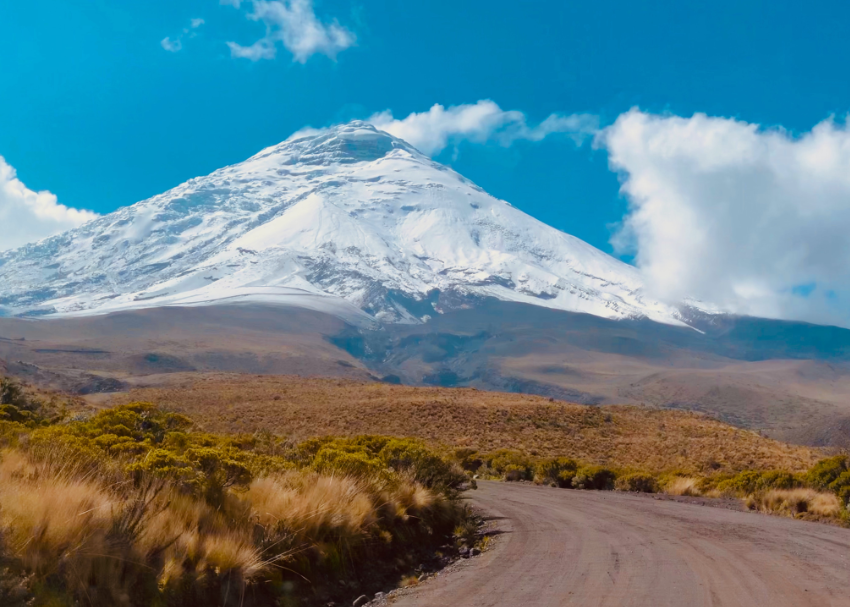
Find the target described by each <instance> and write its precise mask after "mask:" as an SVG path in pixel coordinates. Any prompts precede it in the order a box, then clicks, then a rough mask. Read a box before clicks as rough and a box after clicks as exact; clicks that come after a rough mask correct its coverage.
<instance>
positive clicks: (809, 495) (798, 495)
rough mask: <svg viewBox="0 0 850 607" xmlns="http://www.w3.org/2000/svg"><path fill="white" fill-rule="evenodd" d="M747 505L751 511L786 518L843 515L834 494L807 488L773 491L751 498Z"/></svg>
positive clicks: (757, 494)
mask: <svg viewBox="0 0 850 607" xmlns="http://www.w3.org/2000/svg"><path fill="white" fill-rule="evenodd" d="M746 504H747V507H748V508H750V509H751V510H758V511H759V512H765V513H768V514H781V515H785V516H800V515H803V516H806V517H807V518H836V517H838V516H839V514H840V513H841V503H840V501H839V499H838V496H836V495H835V494H834V493H823V492H820V491H815V490H814V489H807V488H799V489H771V490H770V491H766V492H764V493H756V494H755V495H751V496H749V497H748V498H747V500H746Z"/></svg>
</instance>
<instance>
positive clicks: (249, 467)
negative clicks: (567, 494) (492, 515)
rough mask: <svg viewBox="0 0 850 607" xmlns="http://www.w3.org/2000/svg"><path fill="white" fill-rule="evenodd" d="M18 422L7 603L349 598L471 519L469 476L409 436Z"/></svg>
mask: <svg viewBox="0 0 850 607" xmlns="http://www.w3.org/2000/svg"><path fill="white" fill-rule="evenodd" d="M10 406H11V405H10ZM10 423H16V424H17V426H16V428H17V429H16V431H18V432H21V433H22V435H21V436H22V439H21V440H20V441H19V442H18V443H16V444H17V446H7V447H6V448H5V449H3V450H2V451H0V599H2V604H3V605H6V604H9V605H15V604H16V603H20V604H22V605H23V604H28V603H27V601H31V600H35V601H36V604H44V605H47V604H49V605H56V606H57V607H59V606H68V607H70V606H72V605H78V604H81V605H82V604H85V605H90V606H92V607H100V606H103V607H106V606H109V607H112V606H127V607H151V606H152V605H156V606H162V607H170V606H175V607H176V606H186V605H189V606H193V605H198V606H201V605H223V606H229V605H240V606H246V607H252V606H257V607H259V606H260V605H271V604H284V603H286V604H289V602H291V601H292V600H296V599H297V601H298V602H299V604H301V603H304V602H305V601H306V603H307V604H310V603H315V602H319V603H322V604H324V603H327V602H328V601H329V600H332V599H334V598H340V597H341V598H343V599H344V598H346V597H345V596H344V595H345V593H346V592H348V593H350V592H352V587H350V586H341V585H339V584H338V581H339V580H340V579H349V580H361V581H363V580H369V579H373V578H374V579H377V577H376V576H378V577H380V576H385V577H387V576H388V578H389V579H392V578H393V576H395V578H396V579H400V578H401V575H402V574H403V573H404V571H405V567H407V566H408V565H410V563H407V560H410V559H413V558H416V559H418V558H420V557H414V556H412V555H416V554H421V553H422V552H423V551H427V550H429V549H431V548H436V547H437V546H440V545H443V544H444V543H445V542H447V541H450V540H451V538H452V532H453V530H454V529H455V528H457V527H458V526H463V525H464V524H465V523H466V521H467V520H468V519H469V518H470V517H471V513H470V512H469V510H468V509H467V508H465V507H463V506H462V505H461V504H460V502H459V501H458V500H457V499H456V498H457V496H458V490H459V488H460V485H461V483H462V482H463V481H464V480H466V478H467V477H466V475H465V474H464V473H463V471H462V470H461V469H460V467H459V466H457V465H456V464H455V463H453V462H452V461H450V460H448V459H444V458H443V457H442V456H441V455H439V454H437V453H435V452H434V451H432V450H430V449H429V448H428V447H426V446H425V445H424V444H423V443H421V442H419V441H415V440H408V439H394V438H391V437H379V436H361V437H353V438H325V439H316V440H314V441H307V442H305V443H301V444H293V443H288V442H286V441H284V440H282V439H277V438H275V437H272V436H268V435H257V436H245V435H242V436H224V435H216V434H210V433H204V432H199V431H197V430H196V429H195V427H194V425H193V423H192V421H191V420H190V419H188V418H186V417H184V416H182V415H177V414H174V413H171V412H167V411H162V410H161V409H159V408H157V407H155V406H153V405H150V404H145V403H131V404H128V405H124V406H120V407H115V408H112V409H107V410H104V411H101V412H99V413H98V414H96V415H93V416H91V417H90V418H88V419H78V420H74V421H70V422H64V423H56V422H50V421H48V422H46V423H45V422H43V421H33V420H28V421H27V423H20V422H10ZM429 547H430V548H429ZM420 562H421V561H420ZM21 601H23V603H21Z"/></svg>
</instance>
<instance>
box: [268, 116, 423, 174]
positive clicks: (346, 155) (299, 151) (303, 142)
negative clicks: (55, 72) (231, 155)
mask: <svg viewBox="0 0 850 607" xmlns="http://www.w3.org/2000/svg"><path fill="white" fill-rule="evenodd" d="M393 150H404V151H405V152H407V153H409V154H412V155H416V156H420V155H421V154H420V153H419V152H418V151H417V150H416V148H414V147H413V146H411V145H410V144H408V143H407V142H405V141H402V140H401V139H398V138H397V137H393V136H392V135H390V134H389V133H387V132H385V131H382V130H380V129H378V128H376V127H375V126H374V125H373V124H370V123H368V122H364V121H363V120H353V121H351V122H348V123H345V124H338V125H335V126H332V127H329V128H326V129H318V130H314V129H306V130H304V131H299V132H298V133H295V134H294V135H293V136H291V137H290V138H289V139H287V140H286V141H284V142H282V143H280V144H278V145H276V146H273V147H271V148H268V149H266V150H263V151H262V152H260V153H259V154H257V156H255V158H264V157H266V156H269V155H275V156H285V157H286V160H285V161H284V164H313V165H328V164H349V163H354V162H371V161H374V160H378V159H379V158H383V157H384V156H386V155H387V154H389V153H390V152H392V151H393Z"/></svg>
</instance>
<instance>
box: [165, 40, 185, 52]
mask: <svg viewBox="0 0 850 607" xmlns="http://www.w3.org/2000/svg"><path fill="white" fill-rule="evenodd" d="M160 45H162V48H164V49H165V50H167V51H168V52H169V53H176V52H177V51H179V50H180V49H182V48H183V43H182V42H181V41H180V38H177V39H176V40H172V39H171V38H169V37H168V36H166V37H165V38H163V39H162V40H161V41H160Z"/></svg>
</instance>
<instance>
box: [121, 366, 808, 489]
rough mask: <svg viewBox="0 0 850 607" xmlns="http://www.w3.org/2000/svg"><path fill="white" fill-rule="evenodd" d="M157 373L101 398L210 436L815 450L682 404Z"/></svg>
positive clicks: (755, 458)
mask: <svg viewBox="0 0 850 607" xmlns="http://www.w3.org/2000/svg"><path fill="white" fill-rule="evenodd" d="M162 381H163V378H158V379H156V380H155V381H154V382H153V383H161V382H162ZM164 381H165V385H159V386H157V387H138V388H135V389H133V390H131V391H130V392H129V393H125V394H118V395H114V396H113V397H112V398H111V399H110V400H109V403H110V404H118V403H125V402H131V401H137V400H141V401H149V402H153V403H155V404H158V405H160V406H163V407H167V408H172V409H174V410H177V411H180V412H183V413H185V414H187V415H189V416H190V417H191V418H192V419H194V420H196V421H197V422H199V423H200V424H201V425H202V427H203V428H204V429H206V430H208V431H213V432H251V433H253V432H257V431H268V432H272V433H275V434H280V435H284V436H287V437H290V438H292V439H293V440H302V439H304V438H308V437H313V436H323V435H339V436H351V435H358V434H384V435H394V436H412V437H418V438H422V439H425V440H427V441H429V442H431V443H435V444H441V445H445V446H463V447H471V448H475V449H478V450H482V451H493V450H496V449H503V448H509V449H521V450H524V451H526V452H528V453H530V454H533V455H540V456H553V455H567V456H570V457H574V458H578V459H580V460H583V461H588V462H593V463H598V464H607V465H612V466H618V467H634V468H640V469H645V470H649V471H662V470H671V469H681V470H686V471H692V472H704V473H710V472H715V471H716V472H724V471H725V472H729V471H735V470H743V469H772V468H783V469H788V470H804V469H806V468H808V467H809V466H811V464H812V463H813V462H814V461H815V460H816V459H818V457H820V456H822V453H821V452H820V451H818V450H815V449H810V448H807V447H799V446H793V445H787V444H783V443H780V442H777V441H774V440H771V439H768V438H764V437H762V436H761V435H759V434H758V433H756V432H752V431H748V430H742V429H738V428H734V427H732V426H729V425H727V424H724V423H722V422H719V421H716V420H713V419H710V418H708V417H706V416H704V415H701V414H696V413H690V412H682V411H669V410H660V409H650V408H646V407H637V406H601V407H591V406H587V405H578V404H572V403H567V402H562V401H556V400H554V399H550V398H546V397H541V396H535V395H524V394H508V393H499V392H486V391H481V390H476V389H471V388H437V387H411V386H397V385H388V384H386V383H377V382H362V381H355V380H346V379H329V378H321V379H320V378H302V377H297V376H256V375H251V376H249V375H233V374H208V375H198V374H173V375H170V376H168V377H167V378H165V379H164Z"/></svg>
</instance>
